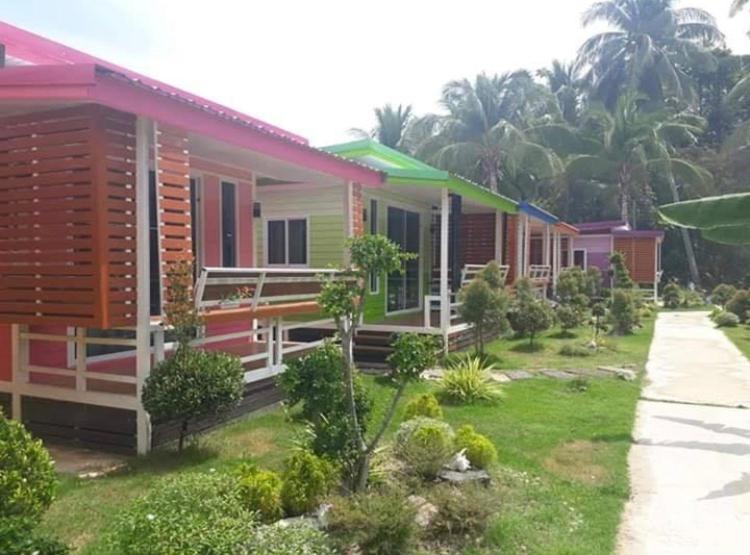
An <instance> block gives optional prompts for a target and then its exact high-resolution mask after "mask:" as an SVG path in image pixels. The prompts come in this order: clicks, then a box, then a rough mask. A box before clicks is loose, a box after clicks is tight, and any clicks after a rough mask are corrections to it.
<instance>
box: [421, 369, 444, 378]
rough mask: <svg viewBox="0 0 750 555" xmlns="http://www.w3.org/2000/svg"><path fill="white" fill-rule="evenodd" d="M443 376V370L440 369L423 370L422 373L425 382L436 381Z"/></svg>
mask: <svg viewBox="0 0 750 555" xmlns="http://www.w3.org/2000/svg"><path fill="white" fill-rule="evenodd" d="M444 374H445V371H444V370H441V369H440V368H432V369H430V370H425V371H424V372H422V378H424V379H425V380H431V381H436V380H440V379H442V378H443V375H444Z"/></svg>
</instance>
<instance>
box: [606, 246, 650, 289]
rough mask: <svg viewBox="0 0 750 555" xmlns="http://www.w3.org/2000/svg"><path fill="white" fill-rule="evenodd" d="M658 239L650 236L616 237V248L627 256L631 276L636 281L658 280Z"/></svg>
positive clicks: (626, 260) (648, 281)
mask: <svg viewBox="0 0 750 555" xmlns="http://www.w3.org/2000/svg"><path fill="white" fill-rule="evenodd" d="M655 249H656V240H655V239H652V238H648V237H635V238H630V237H615V250H616V251H618V252H621V253H622V254H623V255H624V256H625V264H627V266H628V270H629V271H630V277H631V278H633V280H634V281H635V282H636V283H653V282H654V281H655V280H656V267H655V264H656V250H655Z"/></svg>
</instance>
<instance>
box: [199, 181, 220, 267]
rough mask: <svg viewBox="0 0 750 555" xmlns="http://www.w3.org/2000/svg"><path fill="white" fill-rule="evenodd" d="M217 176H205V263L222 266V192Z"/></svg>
mask: <svg viewBox="0 0 750 555" xmlns="http://www.w3.org/2000/svg"><path fill="white" fill-rule="evenodd" d="M220 183H221V182H220V181H219V178H218V177H217V176H215V175H204V176H203V226H202V228H203V245H202V248H203V263H204V264H205V265H206V266H220V265H221V241H220V239H221V237H220V235H221V221H220V216H221V192H220Z"/></svg>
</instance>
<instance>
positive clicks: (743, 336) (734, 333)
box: [721, 326, 750, 359]
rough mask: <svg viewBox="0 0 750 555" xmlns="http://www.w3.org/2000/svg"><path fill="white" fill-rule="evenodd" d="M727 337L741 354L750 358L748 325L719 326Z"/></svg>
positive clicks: (749, 331)
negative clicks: (734, 326)
mask: <svg viewBox="0 0 750 555" xmlns="http://www.w3.org/2000/svg"><path fill="white" fill-rule="evenodd" d="M721 329H722V331H723V332H724V333H725V334H726V335H727V337H728V338H729V339H730V340H731V341H732V342H733V343H734V344H735V345H737V348H738V349H739V350H740V351H742V354H744V355H745V357H747V358H748V359H750V327H748V326H737V327H736V328H721Z"/></svg>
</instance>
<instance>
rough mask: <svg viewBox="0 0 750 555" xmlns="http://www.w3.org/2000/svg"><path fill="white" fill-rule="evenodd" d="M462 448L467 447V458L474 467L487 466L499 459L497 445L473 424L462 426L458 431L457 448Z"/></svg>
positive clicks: (459, 449)
mask: <svg viewBox="0 0 750 555" xmlns="http://www.w3.org/2000/svg"><path fill="white" fill-rule="evenodd" d="M462 449H466V453H465V454H466V458H467V459H469V462H470V463H471V465H472V466H473V467H474V468H487V467H488V466H490V465H491V464H492V463H493V462H495V461H496V460H497V449H495V446H494V445H493V444H492V442H491V441H490V440H489V438H488V437H486V436H483V435H482V434H480V433H478V432H477V431H476V430H474V427H473V426H472V425H471V424H466V425H465V426H461V427H460V428H459V429H458V431H457V432H456V450H458V451H461V450H462Z"/></svg>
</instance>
